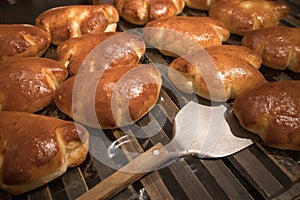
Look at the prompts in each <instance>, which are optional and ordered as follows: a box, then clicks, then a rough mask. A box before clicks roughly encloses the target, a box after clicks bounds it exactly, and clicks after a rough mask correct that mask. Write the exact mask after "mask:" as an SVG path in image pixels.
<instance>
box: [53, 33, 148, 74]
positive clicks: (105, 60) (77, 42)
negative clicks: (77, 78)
mask: <svg viewBox="0 0 300 200" xmlns="http://www.w3.org/2000/svg"><path fill="white" fill-rule="evenodd" d="M145 50H146V45H145V42H144V40H143V39H142V38H141V37H139V36H137V35H134V34H131V33H127V32H122V33H121V32H106V33H98V34H87V35H83V36H80V37H77V38H72V39H69V40H67V41H66V42H63V43H62V44H60V45H59V46H58V47H57V60H58V61H59V62H62V63H63V64H64V65H65V66H66V67H67V68H68V71H69V74H70V75H75V74H77V72H78V70H79V69H80V71H81V72H92V71H96V70H99V69H102V68H105V69H106V68H109V67H113V66H117V65H135V64H138V62H139V60H140V58H141V57H142V55H143V54H144V53H145Z"/></svg>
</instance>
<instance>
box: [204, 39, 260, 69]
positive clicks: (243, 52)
mask: <svg viewBox="0 0 300 200" xmlns="http://www.w3.org/2000/svg"><path fill="white" fill-rule="evenodd" d="M205 50H206V51H207V53H209V54H210V55H218V54H222V55H225V56H227V57H228V59H232V58H233V57H239V58H241V59H243V60H246V61H247V62H248V63H250V64H251V65H253V66H254V67H255V68H256V69H259V68H260V67H261V64H262V58H261V56H260V55H259V54H258V53H257V52H256V51H254V50H252V49H250V48H248V47H244V46H238V45H218V46H212V47H207V48H205ZM233 59H234V58H233Z"/></svg>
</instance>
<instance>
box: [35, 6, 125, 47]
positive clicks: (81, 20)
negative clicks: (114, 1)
mask: <svg viewBox="0 0 300 200" xmlns="http://www.w3.org/2000/svg"><path fill="white" fill-rule="evenodd" d="M118 21H119V14H118V11H117V10H116V8H115V7H114V6H112V5H109V4H102V5H71V6H62V7H56V8H52V9H49V10H46V11H44V12H43V13H41V14H40V15H39V16H37V18H36V20H35V25H36V26H38V27H41V28H42V29H44V30H46V31H47V32H48V33H50V34H51V42H52V44H54V45H58V44H60V43H62V42H64V41H66V40H68V39H70V38H74V37H78V36H81V35H84V34H88V33H102V32H114V31H115V30H116V27H117V22H118Z"/></svg>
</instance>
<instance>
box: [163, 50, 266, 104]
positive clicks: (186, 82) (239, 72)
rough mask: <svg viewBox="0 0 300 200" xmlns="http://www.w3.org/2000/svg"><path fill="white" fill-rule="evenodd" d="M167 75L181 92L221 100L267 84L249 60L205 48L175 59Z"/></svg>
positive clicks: (232, 97)
mask: <svg viewBox="0 0 300 200" xmlns="http://www.w3.org/2000/svg"><path fill="white" fill-rule="evenodd" d="M168 76H169V79H170V80H171V82H172V83H173V84H174V85H175V86H176V87H177V88H178V89H179V90H180V91H182V92H185V93H189V94H192V93H195V94H197V95H199V96H200V97H203V98H205V99H208V100H212V101H219V102H222V101H227V100H229V99H234V98H236V97H237V96H239V95H241V94H243V93H244V92H246V91H247V90H249V89H251V88H255V87H257V86H259V85H261V84H263V83H265V79H264V77H263V75H262V74H261V73H260V72H259V71H258V69H256V68H255V67H254V66H253V65H252V64H250V63H249V62H248V61H247V60H245V59H242V58H240V57H239V56H230V57H228V55H226V54H225V53H220V52H216V53H214V52H210V54H208V53H207V52H206V51H204V50H203V51H202V52H197V53H193V54H188V55H186V56H184V57H178V58H176V59H175V60H174V61H173V62H172V63H171V64H170V67H169V70H168Z"/></svg>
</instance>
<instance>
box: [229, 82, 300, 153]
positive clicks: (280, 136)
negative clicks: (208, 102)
mask: <svg viewBox="0 0 300 200" xmlns="http://www.w3.org/2000/svg"><path fill="white" fill-rule="evenodd" d="M299 88H300V81H296V80H284V81H277V82H269V83H266V84H264V85H262V86H260V87H258V88H255V89H252V90H249V91H248V92H247V93H244V94H243V95H241V96H239V97H238V98H237V99H236V100H235V101H234V103H233V110H234V113H235V115H236V117H237V118H238V120H239V122H240V124H241V126H242V127H244V128H245V129H247V130H248V131H251V132H252V133H255V134H257V135H259V136H260V137H261V139H262V140H263V141H264V144H265V145H267V146H270V147H274V148H279V149H288V150H298V151H299V150H300V90H299Z"/></svg>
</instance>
